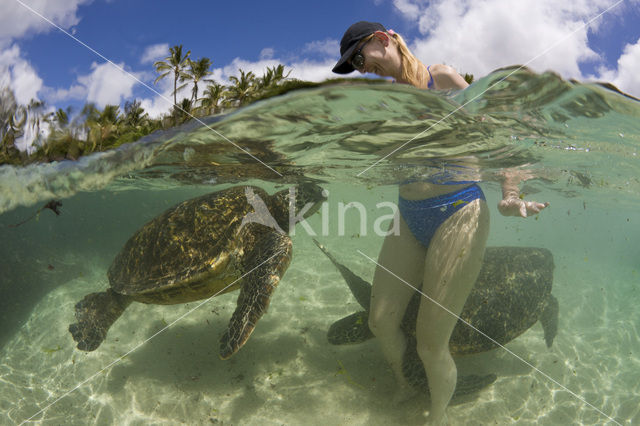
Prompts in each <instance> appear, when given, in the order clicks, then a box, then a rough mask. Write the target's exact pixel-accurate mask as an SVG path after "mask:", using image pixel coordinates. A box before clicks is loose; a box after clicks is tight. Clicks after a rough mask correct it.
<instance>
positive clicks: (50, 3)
mask: <svg viewBox="0 0 640 426" xmlns="http://www.w3.org/2000/svg"><path fill="white" fill-rule="evenodd" d="M21 1H22V2H23V3H24V4H26V5H27V6H29V7H30V8H31V9H33V10H34V11H35V12H37V13H39V14H40V15H42V16H44V17H46V18H47V19H49V20H50V21H52V22H53V23H55V24H56V25H59V26H60V27H62V28H65V29H66V28H69V27H71V26H72V25H76V24H77V23H78V22H79V18H78V16H77V15H76V12H77V10H78V6H80V5H81V4H83V3H88V2H90V1H91V0H21ZM2 3H3V4H2V13H1V14H0V47H1V46H2V45H3V44H4V45H7V44H8V43H10V42H11V40H12V39H16V38H20V37H24V36H26V35H31V34H35V33H41V32H48V31H52V30H55V28H54V27H52V26H51V24H49V23H48V22H47V21H45V20H44V19H42V18H41V17H40V16H38V15H37V14H36V13H34V12H32V11H31V10H29V9H27V8H26V7H25V6H23V5H21V4H20V3H18V2H17V1H14V0H7V1H3V2H2Z"/></svg>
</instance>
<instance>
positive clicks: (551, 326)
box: [540, 294, 560, 348]
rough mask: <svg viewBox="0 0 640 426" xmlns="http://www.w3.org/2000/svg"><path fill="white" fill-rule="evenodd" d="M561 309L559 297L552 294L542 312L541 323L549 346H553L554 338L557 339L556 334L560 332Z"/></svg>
mask: <svg viewBox="0 0 640 426" xmlns="http://www.w3.org/2000/svg"><path fill="white" fill-rule="evenodd" d="M559 311H560V305H559V304H558V299H556V298H555V296H554V295H553V294H550V295H549V299H548V300H547V304H546V305H545V307H544V309H543V311H542V313H541V314H540V323H541V324H542V330H543V331H544V341H545V343H546V344H547V347H548V348H550V347H551V345H552V344H553V339H555V337H556V334H558V312H559Z"/></svg>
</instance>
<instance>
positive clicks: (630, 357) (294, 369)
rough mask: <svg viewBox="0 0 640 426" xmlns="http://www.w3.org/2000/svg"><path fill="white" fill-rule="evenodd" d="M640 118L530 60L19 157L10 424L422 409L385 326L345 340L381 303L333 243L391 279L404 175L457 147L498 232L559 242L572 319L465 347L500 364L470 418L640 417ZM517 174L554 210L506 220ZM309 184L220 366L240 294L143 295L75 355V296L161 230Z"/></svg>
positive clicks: (8, 188)
mask: <svg viewBox="0 0 640 426" xmlns="http://www.w3.org/2000/svg"><path fill="white" fill-rule="evenodd" d="M639 123H640V102H638V101H637V100H634V99H632V98H630V97H626V96H624V95H623V94H620V93H618V92H616V91H614V90H610V89H607V88H606V87H603V86H601V85H597V84H582V83H577V82H569V81H565V80H563V79H561V78H560V77H558V76H557V75H556V74H554V73H544V74H534V73H531V72H529V71H527V70H523V69H520V70H515V69H509V70H500V71H497V72H494V73H492V74H490V75H488V76H487V77H485V78H482V79H481V80H479V81H477V82H476V83H475V84H473V85H472V86H470V87H469V88H468V89H466V90H464V91H461V92H457V93H434V92H426V91H419V90H415V89H413V88H410V87H406V86H401V85H391V84H389V85H381V86H380V85H375V86H371V85H353V84H351V85H349V84H342V85H335V86H328V87H321V88H317V89H312V90H305V91H296V92H292V93H290V94H288V95H285V96H282V97H278V98H273V99H270V100H266V101H262V102H259V103H257V104H254V105H252V106H250V107H247V108H244V109H240V110H237V111H235V112H233V113H231V114H227V115H222V116H215V117H208V118H205V119H200V120H194V121H192V122H190V123H188V124H186V125H184V126H182V127H180V128H176V129H173V130H171V131H165V132H156V133H153V134H151V135H149V136H147V137H145V138H143V139H142V140H140V141H137V142H135V143H132V144H127V145H124V146H122V147H120V148H118V149H117V150H114V151H111V152H105V153H97V154H93V155H91V156H88V157H85V158H82V159H80V160H78V161H76V162H67V161H65V162H58V163H50V164H41V165H30V166H26V167H12V166H2V167H0V211H1V212H2V214H1V215H0V239H1V241H2V244H1V245H0V265H2V268H1V274H0V318H1V319H2V327H0V424H20V423H22V422H35V423H37V424H46V425H57V424H78V425H84V424H167V425H169V424H171V425H174V424H228V425H229V424H234V425H240V424H242V425H244V424H255V425H280V424H305V425H306V424H323V425H326V424H336V425H338V424H340V425H342V424H350V425H351V424H353V425H365V424H366V425H390V424H420V423H422V422H423V421H424V413H425V412H427V411H428V409H429V403H428V399H427V398H426V397H423V396H420V395H418V396H416V397H415V398H413V399H411V400H409V401H407V402H405V403H402V404H399V405H397V404H393V403H392V402H391V400H392V396H393V390H394V380H393V377H392V373H391V371H390V370H389V368H388V367H387V365H386V363H385V361H384V359H383V357H382V354H381V352H380V350H379V348H378V346H377V343H376V341H375V340H371V341H368V342H366V343H362V344H358V345H347V346H331V345H330V344H329V343H328V342H327V340H326V332H327V329H328V327H329V326H330V325H331V324H332V323H333V322H334V321H336V320H338V319H340V318H342V317H344V316H346V315H348V314H351V313H353V312H355V311H358V310H361V307H360V306H359V305H358V303H357V302H356V301H355V299H354V298H353V296H352V295H351V293H350V292H349V290H348V288H347V286H346V285H345V282H344V280H343V279H342V278H341V276H340V275H339V274H338V272H337V271H336V270H335V268H334V267H333V265H332V264H331V263H330V262H329V261H328V260H327V259H326V258H325V257H324V256H323V255H322V254H321V253H320V251H319V250H318V249H317V248H316V247H315V245H314V244H313V242H312V239H311V237H312V236H314V237H315V238H317V239H318V240H319V241H321V242H322V243H323V244H325V246H326V247H327V248H328V249H329V251H331V252H332V253H333V254H334V255H335V256H336V257H338V258H339V259H340V261H341V262H342V263H343V264H345V265H346V266H348V267H349V268H351V269H352V270H353V271H354V272H355V273H357V274H359V275H360V276H362V277H363V278H364V279H366V280H369V281H370V280H371V277H372V275H373V270H374V268H375V264H374V263H373V262H372V261H371V260H370V259H369V258H371V259H376V258H377V254H378V251H379V249H380V246H381V243H382V240H383V238H384V236H383V235H381V232H380V229H386V226H388V217H389V214H390V211H391V210H392V207H390V206H392V205H393V204H394V203H395V202H397V187H398V183H400V182H403V181H405V180H407V179H422V178H427V177H428V176H429V175H430V174H433V173H437V172H438V171H439V170H440V167H442V164H443V163H444V162H446V161H447V160H446V159H449V160H448V161H451V160H450V159H451V158H456V159H457V161H458V162H462V163H463V164H467V165H468V166H469V167H474V168H479V169H481V170H482V171H483V182H482V183H481V184H480V185H481V187H482V188H483V190H484V192H485V194H486V196H487V201H488V203H489V206H490V208H491V231H490V237H489V242H488V245H489V246H497V245H512V246H530V247H545V248H548V249H549V250H551V252H552V253H553V256H554V263H555V271H554V282H553V294H554V295H555V296H556V297H557V299H558V301H559V305H560V314H559V329H558V335H557V337H556V339H555V341H554V343H553V346H552V347H551V348H547V347H546V346H545V344H544V340H543V337H542V328H541V326H540V325H539V324H536V325H534V326H533V327H532V328H531V329H529V330H528V331H527V332H525V333H524V334H523V335H521V336H520V337H518V338H517V339H515V340H513V341H512V342H510V343H509V344H508V345H507V349H508V351H507V350H505V349H501V348H499V349H496V350H493V351H490V352H486V353H482V354H478V355H473V356H466V357H461V358H458V359H457V363H458V369H459V372H460V374H462V375H464V374H489V373H494V374H496V375H497V377H498V378H497V380H496V381H495V383H493V384H492V385H490V386H489V387H487V388H485V389H483V390H481V391H479V392H477V393H475V394H473V395H469V396H465V397H463V398H459V399H458V400H455V401H453V402H452V404H451V406H450V407H449V408H448V411H447V412H448V418H449V421H450V423H451V424H511V423H518V424H534V423H535V424H605V423H609V424H616V423H618V424H639V423H640V342H639V341H640V339H639V328H640V309H638V308H637V306H638V305H639V304H640V288H639V287H640V286H639V285H638V282H639V281H640V261H639V259H640V244H638V241H640V214H639V213H638V212H639V211H640V180H639V176H640V158H638V156H639V153H638V151H639V150H640V125H639ZM443 159H445V160H443ZM505 168H518V169H520V170H526V171H527V173H528V174H529V175H530V176H531V178H530V179H529V180H527V181H526V182H524V183H523V184H522V185H521V191H522V194H523V195H524V197H525V199H527V200H535V201H539V202H549V203H550V206H549V207H548V208H547V209H545V210H544V211H543V212H542V213H541V214H540V215H538V216H536V217H530V218H527V219H522V218H514V217H503V216H501V215H500V214H499V213H498V211H497V208H496V205H497V203H498V201H499V199H500V195H501V193H500V185H499V182H498V179H497V178H496V176H497V174H498V172H499V171H500V170H503V169H505ZM309 180H313V181H316V182H318V183H319V184H320V185H321V186H323V187H324V188H325V189H326V190H327V191H328V194H329V196H328V200H327V201H326V202H325V203H324V205H323V206H322V208H321V209H320V210H319V212H318V213H316V214H315V215H313V216H312V217H311V218H310V219H309V220H308V224H307V225H308V226H307V227H306V228H302V227H300V226H298V228H297V229H296V233H295V235H294V236H292V238H293V245H294V257H293V260H292V263H291V266H290V267H289V269H288V271H287V272H286V274H285V276H284V278H283V279H282V281H281V283H280V285H279V287H278V289H277V290H276V292H275V293H274V295H273V297H272V300H271V305H270V307H269V311H268V313H267V314H265V315H264V316H263V318H262V319H261V320H260V321H259V323H258V324H257V327H256V330H255V331H254V333H253V335H252V336H251V338H250V339H249V340H248V342H247V344H246V345H245V346H244V347H243V348H242V349H240V351H239V352H238V353H236V354H235V355H234V356H233V357H231V359H229V360H227V361H222V360H220V359H219V358H218V340H219V337H220V336H221V334H222V333H223V331H224V330H225V328H226V326H227V323H228V320H229V318H230V316H231V313H232V312H233V310H234V308H235V304H236V298H237V293H229V294H226V295H223V296H219V297H215V298H212V299H210V300H208V301H206V302H205V303H202V302H194V303H189V304H185V305H172V306H157V305H143V304H138V303H134V304H132V305H131V306H130V307H129V308H128V309H127V310H126V311H125V313H124V314H123V315H122V316H121V317H120V319H119V320H118V321H117V322H116V323H115V324H114V325H113V326H112V328H111V329H110V331H109V333H108V335H107V338H106V340H105V341H104V342H103V343H102V345H101V346H100V347H99V348H98V349H97V350H95V351H93V352H88V353H87V352H82V351H79V350H78V349H76V348H75V342H74V341H73V339H72V338H71V335H70V334H69V332H68V325H69V324H70V323H72V322H74V321H75V319H74V304H75V303H76V302H77V301H78V300H80V299H81V298H82V297H83V296H84V295H86V294H88V293H90V292H94V291H101V290H104V289H105V288H107V286H108V279H107V275H106V271H107V269H108V268H109V265H110V264H111V262H112V260H113V258H114V256H115V255H116V254H117V253H118V251H119V250H120V249H121V247H122V245H123V244H124V243H125V242H126V240H127V239H128V238H129V237H130V236H131V235H132V234H133V233H134V232H135V231H136V230H137V229H138V228H139V227H140V226H142V225H143V224H144V223H146V222H147V221H149V220H150V219H152V218H154V217H155V216H157V215H158V214H160V213H161V212H163V211H164V210H166V209H168V208H169V207H171V206H173V205H175V204H176V203H178V202H180V201H183V200H187V199H190V198H193V197H196V196H199V195H202V194H205V193H209V192H213V191H217V190H220V189H224V188H227V187H230V186H235V185H243V184H247V183H250V184H253V185H257V186H261V187H263V188H265V189H266V190H267V191H268V192H269V193H273V192H275V191H277V190H281V189H285V188H288V187H291V186H293V185H296V183H300V182H302V181H309ZM54 199H55V200H59V201H60V202H61V203H62V207H61V208H60V212H61V214H60V215H59V216H56V215H55V214H54V213H53V212H52V211H51V210H48V209H44V210H42V211H41V212H40V213H39V214H37V215H35V216H34V217H33V218H32V219H31V220H29V221H27V222H25V223H24V224H22V225H20V226H17V227H10V225H14V224H17V223H20V222H22V221H24V220H25V219H28V218H29V217H31V216H33V215H34V214H35V213H36V212H37V211H38V210H39V209H40V208H41V207H42V206H43V205H45V204H46V203H47V202H49V201H51V200H54ZM347 206H348V207H349V208H348V207H347ZM385 217H386V218H387V219H385ZM377 220H378V222H376V221H377ZM385 220H386V222H385ZM376 223H377V226H376ZM382 224H387V225H385V226H382ZM311 234H315V235H311ZM434 326H437V325H434Z"/></svg>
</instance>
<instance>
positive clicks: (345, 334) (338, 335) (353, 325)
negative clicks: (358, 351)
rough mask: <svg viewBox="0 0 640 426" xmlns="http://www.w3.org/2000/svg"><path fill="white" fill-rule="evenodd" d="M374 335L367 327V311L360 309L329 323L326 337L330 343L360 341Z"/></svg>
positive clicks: (364, 340) (342, 343)
mask: <svg viewBox="0 0 640 426" xmlns="http://www.w3.org/2000/svg"><path fill="white" fill-rule="evenodd" d="M373 337H374V335H373V333H372V332H371V330H370V329H369V312H367V311H360V312H356V313H355V314H351V315H349V316H347V317H344V318H342V319H339V320H338V321H336V322H334V323H333V324H331V327H329V332H328V333H327V339H328V340H329V343H331V344H332V345H345V344H348V343H362V342H366V341H367V340H369V339H372V338H373Z"/></svg>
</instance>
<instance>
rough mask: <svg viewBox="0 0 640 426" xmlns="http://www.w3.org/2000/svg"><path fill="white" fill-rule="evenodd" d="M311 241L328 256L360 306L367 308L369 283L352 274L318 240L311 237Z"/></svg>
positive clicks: (369, 295) (369, 296)
mask: <svg viewBox="0 0 640 426" xmlns="http://www.w3.org/2000/svg"><path fill="white" fill-rule="evenodd" d="M313 242H314V243H315V244H316V245H317V246H318V248H319V249H320V250H322V252H323V253H324V254H325V255H326V256H327V257H328V258H329V260H330V261H331V263H333V265H334V266H335V267H336V269H338V271H339V272H340V275H342V278H344V280H345V281H346V283H347V285H348V286H349V289H350V290H351V294H353V297H355V298H356V300H357V302H358V303H359V304H360V306H362V307H363V308H364V309H365V310H367V311H368V310H369V305H370V304H371V284H369V283H368V282H367V281H365V280H363V279H362V278H361V277H359V276H358V275H356V274H354V273H353V272H352V271H351V269H349V268H347V267H346V266H344V265H343V264H341V263H340V262H338V261H337V260H336V258H335V257H333V255H332V254H331V253H329V250H327V249H326V247H325V246H323V245H322V244H320V242H319V241H318V240H316V239H315V238H313Z"/></svg>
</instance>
